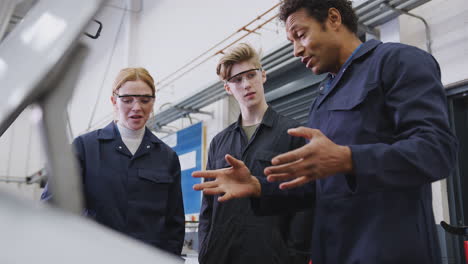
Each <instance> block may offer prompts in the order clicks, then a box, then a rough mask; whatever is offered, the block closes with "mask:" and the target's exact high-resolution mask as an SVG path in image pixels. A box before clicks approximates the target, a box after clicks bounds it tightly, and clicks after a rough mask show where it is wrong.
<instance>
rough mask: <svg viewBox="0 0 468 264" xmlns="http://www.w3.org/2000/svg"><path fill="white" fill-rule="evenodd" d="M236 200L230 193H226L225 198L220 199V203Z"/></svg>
mask: <svg viewBox="0 0 468 264" xmlns="http://www.w3.org/2000/svg"><path fill="white" fill-rule="evenodd" d="M232 198H234V196H232V195H231V194H230V193H225V194H224V195H223V196H220V197H218V202H221V203H222V202H226V201H229V200H231V199H232Z"/></svg>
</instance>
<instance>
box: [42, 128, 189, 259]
mask: <svg viewBox="0 0 468 264" xmlns="http://www.w3.org/2000/svg"><path fill="white" fill-rule="evenodd" d="M73 147H74V150H75V151H76V154H77V156H78V159H79V163H80V166H81V171H82V175H83V183H84V192H85V194H84V195H85V200H86V214H87V215H88V216H89V217H91V218H93V219H95V220H96V221H97V222H99V223H101V224H103V225H105V226H107V227H110V228H112V229H114V230H116V231H119V232H121V233H124V234H126V235H129V236H131V237H133V238H135V239H138V240H140V241H143V242H145V243H147V244H150V245H153V246H156V247H158V248H161V249H163V250H166V251H168V252H171V253H173V254H176V255H180V253H181V251H182V246H183V242H184V235H185V216H184V206H183V201H182V189H181V185H180V181H181V178H180V177H181V173H180V165H179V159H178V157H177V155H176V153H175V152H174V151H173V150H172V149H171V148H170V147H169V146H167V145H166V144H165V143H163V142H162V141H161V140H160V139H158V138H157V137H156V136H155V135H153V133H151V132H150V131H149V130H148V129H147V128H146V131H145V134H144V137H143V140H142V142H141V144H140V147H139V148H138V150H137V151H136V152H135V155H132V154H131V153H130V151H129V150H128V149H127V147H126V146H125V144H124V143H123V141H122V138H121V137H120V133H119V131H118V128H117V126H116V125H115V124H114V123H113V122H112V123H110V124H109V125H107V126H106V127H105V128H103V129H99V130H96V131H92V132H90V133H87V134H84V135H81V136H79V137H77V138H76V139H75V140H74V141H73ZM48 197H50V193H49V192H48V191H47V189H46V190H45V191H44V193H43V195H42V198H43V199H47V198H48Z"/></svg>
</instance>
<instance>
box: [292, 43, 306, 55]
mask: <svg viewBox="0 0 468 264" xmlns="http://www.w3.org/2000/svg"><path fill="white" fill-rule="evenodd" d="M293 45H294V57H302V55H303V54H304V47H303V46H302V45H301V44H299V43H298V42H297V41H296V42H294V44H293Z"/></svg>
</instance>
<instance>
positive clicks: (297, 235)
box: [284, 137, 315, 263]
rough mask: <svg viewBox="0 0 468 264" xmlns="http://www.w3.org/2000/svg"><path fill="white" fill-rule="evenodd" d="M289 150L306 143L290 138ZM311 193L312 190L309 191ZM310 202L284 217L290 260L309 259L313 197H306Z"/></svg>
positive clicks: (305, 260) (313, 211)
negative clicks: (301, 208)
mask: <svg viewBox="0 0 468 264" xmlns="http://www.w3.org/2000/svg"><path fill="white" fill-rule="evenodd" d="M291 138H292V140H291V147H290V150H293V149H297V148H300V147H302V146H304V145H305V144H306V143H307V142H306V139H305V138H303V137H291ZM311 191H312V190H311ZM306 199H310V201H306V202H307V203H306V204H304V206H305V207H306V209H303V210H301V211H296V212H293V213H289V214H287V215H286V217H285V227H284V228H285V230H284V236H285V241H286V244H287V247H288V250H289V255H290V256H291V258H292V259H296V260H298V259H301V260H302V259H303V260H304V262H303V263H306V262H307V259H309V257H310V254H311V252H310V247H311V240H312V228H313V222H314V215H315V210H314V209H315V207H314V206H313V205H314V202H313V199H314V198H313V197H307V198H306ZM298 210H299V209H298Z"/></svg>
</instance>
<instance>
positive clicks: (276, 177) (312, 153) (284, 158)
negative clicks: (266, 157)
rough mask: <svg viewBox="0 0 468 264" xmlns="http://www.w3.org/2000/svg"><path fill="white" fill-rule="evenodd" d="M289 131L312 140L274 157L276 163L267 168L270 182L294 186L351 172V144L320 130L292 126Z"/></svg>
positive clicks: (287, 187) (296, 135)
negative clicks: (338, 142)
mask: <svg viewBox="0 0 468 264" xmlns="http://www.w3.org/2000/svg"><path fill="white" fill-rule="evenodd" d="M288 133H289V134H290V135H292V136H295V137H304V138H306V139H308V140H310V142H309V143H308V144H306V145H305V146H303V147H301V148H298V149H295V150H292V151H289V152H286V153H283V154H281V155H278V156H276V157H274V158H273V159H272V161H271V163H272V164H273V166H270V167H267V168H265V170H264V173H265V175H267V180H268V181H270V182H273V181H287V182H284V183H281V184H280V189H289V188H294V187H297V186H300V185H303V184H305V183H307V182H310V181H312V180H316V179H322V178H326V177H328V176H331V175H333V174H335V173H339V172H352V159H351V150H350V148H349V147H347V146H340V145H337V144H335V143H334V142H332V141H331V140H330V139H328V138H327V137H326V136H325V135H324V134H322V132H320V130H317V129H311V128H306V127H298V128H293V129H289V130H288Z"/></svg>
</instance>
